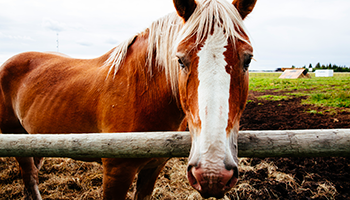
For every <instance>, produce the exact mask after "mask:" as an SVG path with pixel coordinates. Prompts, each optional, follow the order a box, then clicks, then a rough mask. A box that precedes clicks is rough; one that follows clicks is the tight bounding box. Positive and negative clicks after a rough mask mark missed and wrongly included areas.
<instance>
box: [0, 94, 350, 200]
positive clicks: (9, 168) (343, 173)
mask: <svg viewBox="0 0 350 200" xmlns="http://www.w3.org/2000/svg"><path fill="white" fill-rule="evenodd" d="M267 93H268V94H273V93H274V92H273V91H269V92H267ZM265 94H266V93H257V92H251V93H250V95H249V99H250V100H252V101H251V102H250V103H248V104H247V107H246V110H245V112H244V114H243V116H242V120H241V128H242V129H243V130H278V129H279V130H282V129H331V128H350V112H348V111H343V110H341V109H337V110H334V109H333V110H332V111H331V112H329V111H327V110H329V109H327V108H316V107H313V106H309V105H301V100H302V98H303V97H300V98H294V99H289V100H282V101H265V100H257V99H256V97H257V96H261V95H265ZM310 110H313V112H307V111H310ZM315 113H318V114H315ZM321 113H322V114H321ZM240 162H241V163H240V165H241V166H240V181H239V184H238V185H237V187H235V188H234V189H233V190H232V191H230V192H229V193H228V194H227V195H226V197H225V199H339V200H340V199H350V174H349V173H350V159H349V158H265V159H258V158H252V159H250V158H242V159H241V161H240ZM186 164H187V159H186V158H174V159H171V160H170V161H169V162H168V164H167V165H166V166H165V168H164V170H163V171H162V173H161V174H160V176H159V178H158V181H157V183H156V187H155V189H154V193H153V199H201V198H200V196H199V194H198V193H197V192H196V191H194V190H193V189H192V188H191V187H190V186H189V184H188V182H187V180H186V176H185V171H186ZM39 176H40V178H39V179H40V185H39V189H40V192H41V194H42V197H43V199H101V198H102V197H101V192H102V189H101V184H102V182H101V181H102V167H101V165H99V164H97V163H84V162H80V161H74V160H72V159H63V158H47V159H46V161H45V164H44V166H43V167H42V169H41V170H40V175H39ZM22 189H23V185H22V180H21V178H20V174H19V169H18V164H17V163H16V162H15V160H14V158H0V199H1V200H2V199H21V198H22V197H23V195H22ZM131 190H132V188H131V189H130V191H131ZM131 193H132V192H130V194H129V197H128V198H130V196H131Z"/></svg>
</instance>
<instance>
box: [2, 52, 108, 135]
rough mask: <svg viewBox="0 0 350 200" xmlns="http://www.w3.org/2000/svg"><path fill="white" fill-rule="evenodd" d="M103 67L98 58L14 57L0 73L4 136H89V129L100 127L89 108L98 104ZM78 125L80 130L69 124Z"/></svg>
mask: <svg viewBox="0 0 350 200" xmlns="http://www.w3.org/2000/svg"><path fill="white" fill-rule="evenodd" d="M101 65H103V63H102V61H99V60H98V59H92V60H83V59H72V58H69V57H67V56H62V55H58V54H52V53H39V52H26V53H21V54H18V55H16V56H13V57H12V58H10V59H9V60H8V61H6V62H5V63H4V64H3V65H2V66H1V68H0V91H1V94H0V95H1V97H0V129H1V131H2V132H13V131H15V132H20V131H22V132H23V128H21V127H22V126H23V127H24V128H25V130H26V131H27V132H29V133H39V132H43V133H45V132H68V131H69V132H87V131H89V130H90V129H91V127H90V125H89V124H94V125H95V124H96V123H93V122H95V121H96V119H93V117H92V115H91V112H93V111H92V110H91V109H89V108H92V107H93V106H94V105H92V104H96V101H93V100H91V99H95V100H96V99H97V92H96V90H97V89H96V86H95V85H96V82H97V81H99V79H98V78H96V76H97V74H98V72H99V70H101ZM100 79H102V78H100ZM87 80H89V81H87ZM74 122H79V123H81V125H80V126H79V127H76V128H74V127H73V126H70V125H69V124H76V123H74ZM82 126H85V127H86V128H85V130H82V128H81V127H82ZM14 127H16V128H17V129H19V130H15V129H16V128H14ZM94 127H96V126H94ZM58 128H61V130H56V129H58ZM89 128H90V129H89ZM93 129H94V130H93V131H96V128H93Z"/></svg>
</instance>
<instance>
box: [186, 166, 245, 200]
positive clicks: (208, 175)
mask: <svg viewBox="0 0 350 200" xmlns="http://www.w3.org/2000/svg"><path fill="white" fill-rule="evenodd" d="M208 171H209V170H204V169H203V168H201V167H200V165H199V166H189V167H188V171H187V178H188V180H189V182H190V184H191V185H192V187H193V188H195V189H196V190H197V191H198V192H199V193H200V194H201V195H202V197H203V198H209V197H215V198H223V197H224V195H225V193H226V192H227V191H229V190H230V189H231V188H232V187H233V186H235V185H236V183H237V181H238V168H237V167H236V166H235V167H233V168H231V169H225V168H224V169H222V170H221V171H219V172H211V170H210V171H209V172H208Z"/></svg>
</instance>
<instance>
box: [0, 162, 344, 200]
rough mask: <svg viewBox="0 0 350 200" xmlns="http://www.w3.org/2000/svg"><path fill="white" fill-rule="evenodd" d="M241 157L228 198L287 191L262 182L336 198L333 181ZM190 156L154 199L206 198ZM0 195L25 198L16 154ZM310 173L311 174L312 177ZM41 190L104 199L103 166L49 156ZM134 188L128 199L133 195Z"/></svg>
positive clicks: (52, 195)
mask: <svg viewBox="0 0 350 200" xmlns="http://www.w3.org/2000/svg"><path fill="white" fill-rule="evenodd" d="M252 162H253V160H252V159H248V158H241V159H240V181H239V183H238V185H237V186H236V187H235V188H233V189H232V190H231V191H230V192H229V193H228V194H226V196H225V197H224V198H223V199H224V200H228V199H256V198H257V197H261V198H260V199H279V198H283V193H282V194H280V193H276V190H270V189H269V188H267V187H263V186H262V185H261V184H264V183H266V182H267V181H268V182H270V184H272V185H276V186H277V188H279V189H281V188H284V190H286V191H287V190H288V191H293V192H294V193H296V194H301V193H302V192H305V190H308V191H309V193H310V198H311V199H320V198H321V197H324V198H325V199H334V198H335V196H336V195H337V190H336V188H335V187H334V185H333V184H332V183H331V182H329V181H324V182H318V183H312V185H313V186H314V187H312V188H311V187H309V188H305V186H307V185H308V184H310V181H305V180H303V181H301V182H300V181H296V179H295V178H294V176H293V175H292V174H287V173H284V172H282V171H280V170H279V169H278V167H277V166H276V165H274V163H273V162H269V161H265V160H261V161H260V162H258V163H252ZM186 165H187V158H173V159H171V160H170V161H169V162H168V163H167V165H166V166H165V167H164V169H163V171H162V172H161V174H160V176H159V178H158V180H157V182H156V186H155V189H154V191H153V197H152V199H162V200H163V199H165V200H166V199H168V200H173V199H189V200H197V199H202V198H201V197H200V195H199V193H198V192H196V191H195V190H194V189H193V188H192V187H191V186H190V185H189V183H188V181H187V178H186V173H185V172H186ZM0 171H1V177H0V188H1V189H0V199H22V197H23V195H22V189H23V185H22V180H21V177H20V172H19V167H18V164H17V162H16V161H15V159H14V158H0ZM312 176H313V174H310V175H309V177H306V178H308V179H309V178H310V177H312ZM39 179H40V184H39V190H40V192H41V194H42V197H43V199H102V196H101V195H102V188H101V185H102V166H101V165H100V164H98V163H94V162H81V161H75V160H72V159H69V158H46V159H45V163H44V165H43V167H42V169H41V170H40V174H39ZM132 191H133V188H131V189H130V192H129V194H128V197H127V199H131V195H132Z"/></svg>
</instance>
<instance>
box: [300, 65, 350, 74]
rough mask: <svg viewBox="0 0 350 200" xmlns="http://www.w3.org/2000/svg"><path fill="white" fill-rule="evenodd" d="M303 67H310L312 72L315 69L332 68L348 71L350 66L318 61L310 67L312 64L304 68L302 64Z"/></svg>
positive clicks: (335, 70)
mask: <svg viewBox="0 0 350 200" xmlns="http://www.w3.org/2000/svg"><path fill="white" fill-rule="evenodd" d="M303 68H305V69H310V68H312V71H313V72H314V71H315V70H317V69H333V71H334V72H350V68H349V67H347V66H345V65H344V66H338V65H335V64H331V63H330V64H328V65H321V64H320V63H317V64H316V65H315V67H312V65H311V64H310V65H309V67H308V68H306V66H304V67H303Z"/></svg>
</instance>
